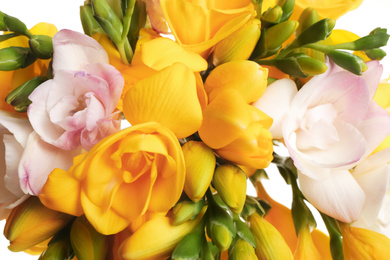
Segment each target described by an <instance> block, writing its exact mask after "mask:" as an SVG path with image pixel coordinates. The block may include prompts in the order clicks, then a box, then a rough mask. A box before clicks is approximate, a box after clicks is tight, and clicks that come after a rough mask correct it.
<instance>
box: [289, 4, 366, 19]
mask: <svg viewBox="0 0 390 260" xmlns="http://www.w3.org/2000/svg"><path fill="white" fill-rule="evenodd" d="M362 2H363V0H296V1H295V6H294V12H293V14H292V16H291V19H292V20H298V17H299V15H300V14H301V13H302V12H303V10H305V9H306V8H307V7H311V8H313V9H315V10H316V11H317V12H318V14H319V16H320V17H321V18H330V19H338V18H339V17H340V16H342V15H344V14H346V13H347V12H349V11H352V10H354V9H356V8H358V7H359V5H360V4H361V3H362Z"/></svg>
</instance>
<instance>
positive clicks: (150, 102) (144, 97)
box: [123, 63, 202, 138]
mask: <svg viewBox="0 0 390 260" xmlns="http://www.w3.org/2000/svg"><path fill="white" fill-rule="evenodd" d="M123 102H124V104H123V112H124V115H125V117H126V119H127V120H128V121H129V122H130V123H131V124H132V125H135V124H140V123H144V122H149V121H155V122H158V123H161V124H162V125H164V126H166V127H168V128H169V129H170V130H171V131H172V132H174V133H175V135H176V136H177V138H184V137H187V136H189V135H191V134H193V133H195V132H196V131H197V130H198V129H199V127H200V125H201V122H202V110H201V106H200V103H199V99H198V97H197V89H196V78H195V76H194V73H193V72H192V71H191V70H190V69H189V68H187V67H186V66H185V65H183V64H181V63H175V64H174V65H172V66H170V67H167V68H165V69H163V70H161V71H159V72H157V73H156V74H153V75H152V76H150V77H146V78H144V79H142V80H140V81H139V82H137V83H136V85H135V86H134V87H133V88H131V89H130V90H129V91H128V92H127V93H126V96H125V98H124V100H123Z"/></svg>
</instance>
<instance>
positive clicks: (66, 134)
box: [28, 30, 124, 150]
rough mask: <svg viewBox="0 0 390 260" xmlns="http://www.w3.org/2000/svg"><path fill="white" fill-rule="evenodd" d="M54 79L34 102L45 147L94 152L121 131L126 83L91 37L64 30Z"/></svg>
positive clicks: (33, 115) (56, 40)
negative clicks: (119, 110)
mask: <svg viewBox="0 0 390 260" xmlns="http://www.w3.org/2000/svg"><path fill="white" fill-rule="evenodd" d="M53 48H54V56H53V73H54V78H53V79H52V80H48V81H46V82H44V83H43V84H41V85H40V86H39V87H38V88H36V89H35V90H34V92H33V93H32V94H31V95H30V96H29V99H30V100H31V101H32V104H31V105H30V106H29V108H28V116H29V119H30V121H31V125H32V127H33V128H34V130H35V131H36V132H37V134H38V135H39V136H40V137H41V138H42V140H44V141H45V142H47V143H49V144H52V145H54V146H56V147H58V148H61V149H63V150H73V149H75V148H77V147H79V146H80V145H81V146H82V147H83V148H84V149H86V150H89V149H91V148H92V147H93V146H94V145H95V144H96V143H97V142H99V141H100V140H101V139H103V138H104V137H106V136H108V135H110V134H112V133H115V132H117V131H119V130H120V121H119V113H116V112H115V108H116V105H117V103H118V101H119V98H120V96H121V93H122V88H123V85H124V79H123V77H122V75H121V73H120V72H119V71H118V70H117V69H115V67H113V66H111V65H110V64H108V56H107V53H106V52H105V50H104V49H103V47H102V46H101V45H100V44H99V43H98V42H96V41H95V40H94V39H92V38H91V37H88V36H86V35H83V34H81V33H77V32H73V31H70V30H62V31H60V32H58V33H57V34H56V35H55V36H54V37H53Z"/></svg>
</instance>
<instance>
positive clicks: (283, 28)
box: [265, 21, 299, 50]
mask: <svg viewBox="0 0 390 260" xmlns="http://www.w3.org/2000/svg"><path fill="white" fill-rule="evenodd" d="M298 24H299V23H298V22H297V21H285V22H282V23H280V24H277V25H275V26H272V27H270V28H268V29H267V32H266V33H267V34H266V38H265V45H266V47H267V49H268V50H273V49H276V48H278V47H279V46H281V45H282V44H283V43H284V42H285V41H286V40H287V39H288V38H290V36H291V35H292V34H293V33H294V32H295V30H296V29H297V28H298Z"/></svg>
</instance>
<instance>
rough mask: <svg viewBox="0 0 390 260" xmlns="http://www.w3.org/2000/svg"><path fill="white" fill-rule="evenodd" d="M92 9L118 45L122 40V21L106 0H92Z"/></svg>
mask: <svg viewBox="0 0 390 260" xmlns="http://www.w3.org/2000/svg"><path fill="white" fill-rule="evenodd" d="M92 9H93V11H94V14H95V19H96V21H97V22H98V23H99V24H100V26H101V27H102V28H103V30H104V32H105V33H106V34H107V36H108V37H109V38H110V39H111V40H112V41H113V42H114V43H115V44H117V45H118V44H119V43H120V42H122V37H121V34H122V30H123V25H122V22H121V21H120V19H119V18H118V16H117V15H116V14H115V12H114V11H113V10H112V8H111V7H110V6H109V5H108V3H107V2H106V0H92Z"/></svg>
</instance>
